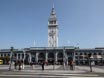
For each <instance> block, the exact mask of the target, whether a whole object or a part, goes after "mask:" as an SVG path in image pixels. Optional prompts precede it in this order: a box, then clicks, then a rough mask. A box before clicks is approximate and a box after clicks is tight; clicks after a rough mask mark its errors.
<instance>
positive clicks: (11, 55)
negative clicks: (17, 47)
mask: <svg viewBox="0 0 104 78" xmlns="http://www.w3.org/2000/svg"><path fill="white" fill-rule="evenodd" d="M13 49H14V48H13V47H11V49H10V52H11V54H10V63H9V70H11V64H12V59H13V58H12V57H13Z"/></svg>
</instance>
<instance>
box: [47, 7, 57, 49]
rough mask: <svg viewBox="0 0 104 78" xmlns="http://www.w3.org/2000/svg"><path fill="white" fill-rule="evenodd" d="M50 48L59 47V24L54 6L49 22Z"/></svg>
mask: <svg viewBox="0 0 104 78" xmlns="http://www.w3.org/2000/svg"><path fill="white" fill-rule="evenodd" d="M48 47H58V23H57V18H56V13H55V9H54V6H53V8H52V10H51V14H50V17H49V20H48Z"/></svg>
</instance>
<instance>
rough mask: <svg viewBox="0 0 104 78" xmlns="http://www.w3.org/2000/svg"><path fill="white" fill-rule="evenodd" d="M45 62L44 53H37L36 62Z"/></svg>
mask: <svg viewBox="0 0 104 78" xmlns="http://www.w3.org/2000/svg"><path fill="white" fill-rule="evenodd" d="M42 61H45V54H44V53H39V55H38V62H42Z"/></svg>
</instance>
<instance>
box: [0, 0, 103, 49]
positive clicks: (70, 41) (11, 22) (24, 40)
mask: <svg viewBox="0 0 104 78" xmlns="http://www.w3.org/2000/svg"><path fill="white" fill-rule="evenodd" d="M53 3H54V6H55V11H56V15H57V19H58V24H59V26H58V27H59V42H58V43H59V46H78V47H80V48H95V47H104V0H0V49H8V48H10V47H11V46H13V47H14V48H18V49H20V48H29V47H47V46H48V19H49V16H50V12H51V9H52V6H53ZM34 41H35V44H34Z"/></svg>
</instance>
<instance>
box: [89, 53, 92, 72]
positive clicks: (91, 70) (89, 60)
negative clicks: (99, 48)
mask: <svg viewBox="0 0 104 78" xmlns="http://www.w3.org/2000/svg"><path fill="white" fill-rule="evenodd" d="M88 57H89V65H90V72H92V65H91V53H89V54H88Z"/></svg>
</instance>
